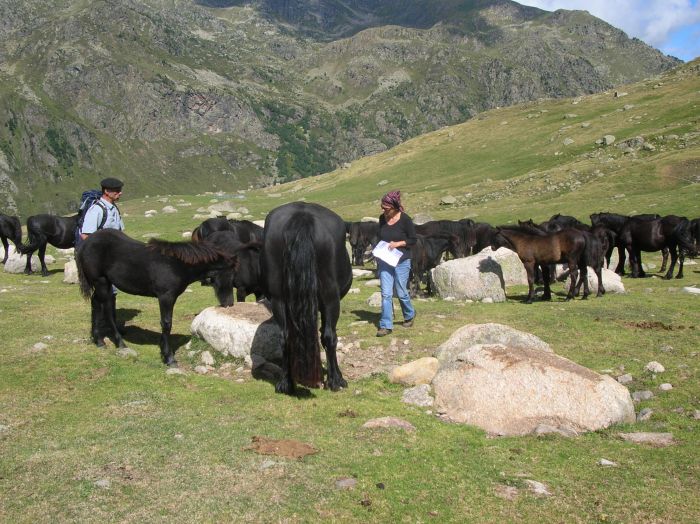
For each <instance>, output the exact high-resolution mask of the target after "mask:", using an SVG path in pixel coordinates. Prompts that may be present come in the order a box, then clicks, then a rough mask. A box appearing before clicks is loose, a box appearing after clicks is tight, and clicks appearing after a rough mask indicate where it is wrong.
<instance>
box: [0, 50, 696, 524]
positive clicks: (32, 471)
mask: <svg viewBox="0 0 700 524" xmlns="http://www.w3.org/2000/svg"><path fill="white" fill-rule="evenodd" d="M699 65H700V64H698V62H695V63H693V64H690V65H688V66H686V67H684V68H682V69H681V70H679V71H676V72H675V73H673V74H670V75H666V76H664V77H660V78H658V79H653V80H650V81H649V82H646V83H642V84H637V85H633V86H627V87H624V88H621V89H619V92H620V93H622V92H626V93H627V94H626V95H624V96H620V97H618V98H614V97H613V94H612V92H610V93H606V94H601V95H596V96H592V97H586V98H582V99H580V100H578V101H576V102H577V103H574V102H575V101H572V100H567V101H542V102H540V103H538V104H531V105H527V106H520V107H515V108H511V109H501V110H495V111H491V112H489V113H486V114H484V115H483V119H480V120H474V121H473V122H470V123H467V124H464V125H461V126H458V127H454V128H448V129H443V130H440V131H438V132H436V133H433V134H430V135H426V136H423V137H421V138H419V139H416V140H413V141H411V142H409V143H407V144H405V145H402V146H400V147H398V148H396V149H394V150H391V151H389V152H387V153H384V154H380V155H376V156H374V157H371V158H367V159H363V160H361V161H357V162H354V163H353V164H352V166H351V167H349V168H348V169H343V170H340V171H337V172H334V173H330V174H328V175H324V176H321V177H318V178H314V179H309V180H303V181H298V182H294V183H291V184H286V185H281V186H277V187H275V188H271V189H270V190H267V191H251V192H247V193H245V194H244V195H240V194H238V193H234V192H233V191H231V192H230V193H221V194H218V195H214V194H199V195H179V196H157V195H151V196H149V197H148V198H143V199H141V198H138V199H135V198H131V199H129V198H128V196H129V193H128V185H127V187H126V188H125V189H126V193H125V201H124V202H123V203H122V206H121V207H122V210H123V212H124V213H125V215H127V216H126V217H125V220H126V223H127V228H128V232H129V234H131V235H132V236H134V237H136V238H139V239H143V238H144V237H146V236H150V235H151V234H159V235H160V236H161V237H163V238H169V239H178V238H180V237H181V235H182V233H183V232H185V231H190V230H191V229H192V228H193V227H194V226H195V225H197V224H198V223H199V222H200V221H201V218H196V219H195V218H193V216H194V215H195V214H196V213H197V211H196V210H197V209H198V208H200V207H207V206H209V205H211V204H212V203H214V202H213V201H216V202H221V201H224V200H230V201H232V202H235V205H236V206H244V207H246V208H247V209H248V211H249V215H250V216H251V217H252V218H256V219H257V218H262V217H264V215H265V214H266V213H267V212H268V211H269V210H270V209H272V208H273V207H275V206H277V205H279V204H281V203H282V202H286V201H290V200H298V199H302V198H304V199H307V200H309V201H316V202H320V203H323V204H325V205H327V206H328V207H331V208H333V209H335V210H336V211H338V212H339V213H340V214H341V215H342V216H343V217H345V218H347V219H357V218H360V217H362V216H365V215H377V214H378V199H379V197H380V196H381V194H382V193H383V192H384V191H386V190H387V189H389V188H401V189H402V190H403V191H405V195H406V197H405V198H406V203H407V206H408V209H409V211H410V212H411V213H413V214H416V213H427V214H430V215H431V216H433V218H442V217H451V218H457V217H463V216H472V217H474V218H476V219H478V220H487V221H489V222H493V223H499V222H508V221H514V220H515V219H517V218H527V217H532V218H534V219H536V220H540V219H543V218H547V217H548V216H549V215H551V214H553V213H555V212H563V213H572V214H575V215H577V216H580V217H581V218H585V217H586V215H587V214H588V213H590V212H593V211H599V210H605V209H607V210H611V211H621V212H635V211H636V212H647V211H656V212H659V213H662V214H663V213H670V212H674V213H678V214H685V215H689V216H698V215H700V211H699V210H698V204H699V203H700V202H699V201H700V199H699V198H698V197H699V196H700V192H699V191H698V187H699V186H698V182H699V180H698V176H699V173H700V172H699V169H698V162H699V160H698V159H699V158H700V154H698V152H699V151H698V144H697V136H698V131H699V130H698V121H697V119H698V114H699V112H698V110H697V104H698V98H699V97H700V82H699V81H698V66H699ZM657 86H658V87H657ZM625 105H628V106H632V107H628V108H627V109H625ZM567 114H568V115H571V114H576V115H577V116H575V117H573V116H569V117H566V115H567ZM584 122H588V123H590V126H588V127H581V124H583V123H584ZM562 128H564V129H562ZM604 134H613V135H615V136H616V144H617V143H618V142H621V141H624V140H627V139H629V138H632V137H635V136H638V135H640V136H643V137H644V138H645V141H647V142H648V143H651V144H653V145H654V146H655V150H653V151H646V150H643V149H641V148H639V149H638V150H636V151H635V152H628V153H625V152H624V151H623V150H621V149H618V148H617V147H615V145H616V144H613V145H612V146H608V147H606V148H603V147H596V146H595V145H594V142H595V140H596V139H598V138H599V137H602V136H603V135H604ZM662 135H663V137H664V138H663V139H662V138H661V136H662ZM674 136H675V137H674ZM566 138H571V139H572V140H573V141H574V142H573V143H572V144H570V145H568V146H564V145H563V141H564V140H565V139H566ZM557 153H559V154H557ZM385 181H386V183H385ZM445 195H453V196H455V197H456V198H457V200H458V203H457V204H456V205H453V206H441V205H440V204H439V202H440V199H441V198H442V197H443V196H445ZM241 196H243V198H239V197H241ZM166 204H168V205H173V206H175V207H176V208H177V209H178V210H179V211H178V213H176V214H172V215H166V214H163V213H160V212H159V213H158V214H157V215H156V216H154V217H151V218H147V217H146V216H145V213H144V212H145V211H147V210H150V209H155V210H158V211H160V210H161V209H162V207H163V206H165V205H166ZM50 252H52V253H54V250H50ZM54 254H56V253H54ZM644 261H645V262H646V263H651V264H655V265H656V266H657V267H658V266H659V264H660V256H658V254H645V255H644ZM63 262H64V260H62V259H59V262H58V263H57V264H55V265H53V266H50V269H51V271H52V274H51V276H49V277H48V278H42V277H39V276H24V275H12V274H8V273H4V272H3V273H0V333H2V334H3V337H2V344H0V492H1V493H2V494H3V496H2V497H0V521H3V522H37V521H47V520H55V521H60V522H63V521H80V522H93V521H102V522H104V521H120V522H162V521H168V522H193V521H217V522H220V521H235V522H320V521H324V522H328V521H331V522H389V521H391V522H396V521H400V522H417V521H420V522H425V521H435V522H438V521H439V522H539V521H555V522H594V521H599V522H630V523H632V522H634V523H638V522H689V523H690V522H697V521H698V519H700V501H699V499H698V497H697V493H698V492H699V491H700V465H699V463H698V460H697V457H698V452H699V451H700V450H699V449H698V430H699V429H700V420H698V416H699V415H698V411H699V410H700V382H699V381H698V378H700V375H699V369H698V348H699V347H700V331H699V330H698V323H699V322H698V321H699V320H700V316H699V315H698V310H699V309H698V296H697V295H691V294H689V293H684V292H682V291H681V287H682V286H689V285H695V286H698V285H700V270H698V269H697V268H698V267H699V266H698V265H697V264H696V265H689V266H688V267H687V268H686V276H685V278H684V279H683V280H681V281H675V280H674V281H666V280H662V279H660V278H657V277H655V276H650V277H649V278H646V279H637V280H633V279H629V278H625V279H624V284H625V286H626V288H627V290H628V293H626V294H624V295H611V294H608V295H606V296H605V297H603V298H601V299H591V300H588V301H585V302H584V301H581V300H575V301H572V302H565V301H564V300H563V298H564V293H563V290H562V289H561V288H556V290H557V291H558V292H557V294H556V296H555V298H554V300H553V301H552V302H546V303H545V302H536V303H535V304H533V305H531V306H528V305H525V304H523V303H522V299H523V297H524V296H525V293H526V289H525V288H524V287H513V288H508V290H507V295H508V301H507V302H505V303H501V304H481V303H463V302H447V301H441V300H435V299H421V300H418V301H417V302H416V306H417V310H418V312H419V316H418V320H417V321H416V325H415V326H414V328H412V329H410V330H403V329H401V328H400V327H397V329H396V331H395V332H394V335H393V336H392V337H385V338H383V339H377V338H375V337H374V334H375V331H376V324H377V322H378V319H379V312H378V310H377V309H376V308H372V307H370V306H368V305H367V299H368V298H369V296H370V294H371V293H373V292H374V291H376V288H375V287H368V286H366V285H365V281H366V279H357V280H356V281H355V282H354V283H353V287H356V288H358V290H359V292H358V293H357V294H349V295H348V296H347V297H345V299H344V300H343V302H342V305H341V308H342V309H341V316H340V321H339V325H338V335H339V337H340V341H341V343H342V344H343V346H344V347H343V350H342V353H343V354H342V355H341V363H340V367H341V369H342V371H343V373H344V375H345V376H346V378H347V379H348V382H349V387H348V388H347V390H344V391H341V392H338V393H330V392H328V391H314V392H313V393H312V395H311V396H310V397H308V398H288V397H282V396H279V395H276V394H275V393H274V387H273V386H272V385H271V384H268V383H266V382H263V381H256V380H253V379H252V378H251V377H250V374H249V373H247V372H245V371H238V370H237V368H238V367H239V366H240V365H241V363H240V362H230V361H229V362H227V359H223V358H221V357H217V365H216V371H215V372H214V373H210V374H209V375H198V374H196V373H194V371H193V369H194V367H195V366H196V365H198V364H199V358H200V353H199V352H200V351H202V350H204V349H208V346H207V345H206V344H205V343H203V342H202V341H200V340H194V341H192V343H191V345H190V346H189V347H186V346H185V344H186V343H187V342H189V341H190V331H189V326H190V324H191V321H192V318H193V317H194V315H196V314H197V313H198V312H199V311H201V310H202V309H203V308H205V307H207V306H210V305H213V304H214V298H213V294H212V291H211V289H210V288H204V287H201V286H199V285H193V286H190V289H189V291H188V292H186V293H184V294H183V295H182V297H180V299H179V301H178V304H177V305H176V308H175V314H174V319H173V331H172V333H173V335H172V336H173V343H174V344H175V345H176V346H177V347H180V349H179V350H178V353H177V356H178V359H179V361H180V366H181V368H182V369H183V370H184V371H185V372H186V375H185V376H169V375H166V374H165V368H164V367H163V366H162V364H161V363H160V360H159V356H158V348H157V343H158V337H159V332H160V326H159V316H158V306H157V303H156V301H155V299H151V298H146V297H137V296H129V295H126V294H123V293H121V294H120V295H119V298H118V307H119V317H120V320H122V321H125V323H126V335H125V337H126V340H127V343H128V345H129V346H130V347H131V348H132V349H134V350H136V351H137V353H138V356H137V357H136V358H128V359H124V358H120V357H119V356H117V354H116V352H115V350H114V348H112V347H108V348H107V349H106V350H98V349H96V348H95V347H94V346H93V345H92V344H90V343H89V341H88V330H89V314H90V312H89V311H90V310H89V304H88V303H86V302H85V301H84V300H83V299H82V298H81V297H80V295H79V292H78V290H77V289H76V286H69V285H67V284H63V283H62V282H61V279H62V276H63V275H62V264H63ZM651 273H653V272H650V274H651ZM482 322H499V323H503V324H507V325H509V326H512V327H514V328H517V329H521V330H524V331H527V332H530V333H533V334H535V335H537V336H539V337H540V338H542V339H543V340H545V341H546V342H548V343H549V344H550V345H551V346H552V348H553V349H554V351H555V352H556V353H557V354H560V355H563V356H565V357H567V358H570V359H572V360H574V361H575V362H578V363H579V364H582V365H584V366H586V367H588V368H590V369H593V370H595V371H598V372H603V373H608V374H610V375H612V376H618V375H620V374H623V373H630V374H632V376H633V377H634V381H633V382H632V383H631V384H630V385H629V388H630V391H639V390H649V391H652V392H653V394H654V396H653V398H651V399H649V400H646V401H642V402H640V403H637V404H636V406H635V407H636V409H637V411H639V410H641V409H643V408H651V409H652V410H653V413H652V415H651V418H650V419H649V420H647V421H644V422H639V423H636V424H629V425H625V426H622V427H613V428H609V429H607V430H604V431H599V432H595V433H589V434H586V435H582V436H579V437H577V438H570V439H569V438H563V437H559V436H548V437H540V438H537V437H533V436H528V437H517V438H516V437H512V438H490V437H489V436H487V435H486V434H484V432H483V431H481V430H478V429H476V428H473V427H469V426H460V425H456V424H446V423H444V422H441V421H440V420H439V419H438V418H437V417H435V416H434V414H433V413H431V412H430V410H426V409H425V408H416V407H412V406H408V405H406V404H404V403H402V402H401V396H402V393H403V388H402V387H399V386H396V385H392V384H390V383H388V381H387V379H386V374H385V372H386V371H387V370H389V369H390V368H391V367H392V366H393V365H395V364H399V363H403V362H408V361H410V360H413V359H415V358H418V357H422V356H428V355H432V354H433V353H434V351H435V349H436V348H437V347H438V346H439V345H440V344H441V343H442V342H444V341H445V340H446V339H447V338H448V337H449V336H450V334H451V333H452V332H454V331H455V330H456V329H457V328H459V327H461V326H463V325H465V324H468V323H482ZM39 343H40V344H43V345H45V346H41V345H37V344H39ZM652 360H656V361H658V362H660V363H662V364H663V365H664V367H665V368H666V371H665V372H663V373H661V374H659V375H653V374H650V373H648V372H645V371H644V366H645V365H646V363H647V362H649V361H652ZM661 383H670V384H672V385H673V389H671V390H670V391H665V392H663V391H661V390H660V389H659V385H660V384H661ZM382 416H397V417H401V418H404V419H406V420H408V421H409V422H411V423H412V424H413V425H414V426H415V427H416V428H417V430H416V431H415V432H412V433H404V432H402V431H400V430H388V431H374V430H368V429H363V428H362V424H363V423H364V422H365V421H367V420H368V419H371V418H374V417H382ZM622 431H652V432H671V433H673V436H674V439H675V441H676V443H675V444H674V445H673V446H670V447H667V448H654V447H647V446H640V445H634V444H630V443H627V442H624V441H622V440H621V439H619V438H618V436H617V434H618V433H619V432H622ZM255 436H265V437H268V438H274V439H283V438H288V439H295V440H298V441H302V442H305V443H308V444H311V445H312V446H314V447H315V448H316V449H317V450H318V453H316V454H314V455H310V456H307V457H306V458H303V459H298V460H297V459H288V458H283V457H277V456H264V455H257V454H255V453H253V452H252V451H250V450H248V449H246V448H247V447H248V446H249V445H250V444H251V439H252V438H253V437H255ZM603 458H604V459H607V460H611V461H614V462H615V463H616V464H617V466H615V467H601V466H599V465H598V462H599V461H600V459H603ZM348 477H351V478H354V479H355V480H356V482H357V483H356V485H355V487H354V488H351V489H342V488H340V487H339V486H338V485H337V484H336V481H337V480H338V479H343V478H348ZM528 479H532V480H536V481H539V482H543V483H545V484H546V485H547V486H548V487H549V490H550V492H551V493H552V495H551V496H550V497H544V498H540V497H537V496H535V495H533V494H531V493H530V492H529V491H528V490H527V487H526V480H528ZM513 488H515V490H517V491H515V492H513V491H512V489H513ZM513 493H515V496H514V497H512V498H510V499H509V498H504V497H505V496H506V495H508V494H511V495H512V494H513ZM511 495H508V496H511Z"/></svg>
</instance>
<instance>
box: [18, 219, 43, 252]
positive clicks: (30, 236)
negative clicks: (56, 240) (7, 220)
mask: <svg viewBox="0 0 700 524" xmlns="http://www.w3.org/2000/svg"><path fill="white" fill-rule="evenodd" d="M20 231H21V229H20ZM46 242H47V239H46V235H45V234H44V233H43V232H42V231H41V225H37V224H35V222H34V221H33V220H32V217H29V219H28V220H27V243H26V244H22V242H21V236H20V245H19V246H17V250H18V251H19V252H20V253H21V254H22V255H28V254H29V253H33V252H34V251H36V250H37V249H39V246H41V245H42V244H45V243H46Z"/></svg>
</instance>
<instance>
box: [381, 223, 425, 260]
mask: <svg viewBox="0 0 700 524" xmlns="http://www.w3.org/2000/svg"><path fill="white" fill-rule="evenodd" d="M379 240H383V241H384V242H399V241H401V240H405V241H406V247H397V248H396V249H398V250H399V251H401V253H403V254H402V255H401V259H400V260H399V262H403V261H404V260H407V259H409V258H411V246H412V245H414V244H415V243H416V228H415V226H414V225H413V219H412V218H411V217H410V216H408V215H407V214H406V213H403V212H402V213H401V216H400V217H399V220H398V221H397V222H396V223H395V224H394V225H393V226H390V225H389V224H387V222H386V218H384V215H383V214H382V215H380V216H379Z"/></svg>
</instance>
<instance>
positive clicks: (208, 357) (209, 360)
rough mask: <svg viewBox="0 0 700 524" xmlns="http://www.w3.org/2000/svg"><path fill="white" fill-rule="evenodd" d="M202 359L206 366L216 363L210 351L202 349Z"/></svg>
mask: <svg viewBox="0 0 700 524" xmlns="http://www.w3.org/2000/svg"><path fill="white" fill-rule="evenodd" d="M200 360H201V361H202V364H204V365H205V366H213V365H214V362H215V361H214V357H213V356H212V354H211V353H210V352H209V351H202V355H201V356H200Z"/></svg>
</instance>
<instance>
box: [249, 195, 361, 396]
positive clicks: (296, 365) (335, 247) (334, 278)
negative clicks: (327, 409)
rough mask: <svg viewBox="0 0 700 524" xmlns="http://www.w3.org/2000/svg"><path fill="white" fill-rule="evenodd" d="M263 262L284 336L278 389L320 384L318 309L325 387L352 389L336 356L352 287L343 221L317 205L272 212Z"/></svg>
mask: <svg viewBox="0 0 700 524" xmlns="http://www.w3.org/2000/svg"><path fill="white" fill-rule="evenodd" d="M261 262H262V271H263V278H264V281H265V288H266V291H267V294H268V297H269V298H270V300H271V302H272V314H273V317H274V319H275V322H276V323H277V325H278V326H279V327H280V329H281V331H282V334H283V337H284V350H283V355H282V372H283V375H282V379H281V380H280V381H279V382H278V383H277V385H276V387H275V391H277V392H278V393H285V394H287V395H292V394H294V392H295V383H299V384H302V385H304V386H307V387H318V386H319V384H320V383H321V380H322V377H321V373H322V370H321V355H320V349H319V345H318V333H317V331H316V329H317V325H318V313H319V311H320V313H321V330H320V332H321V344H322V345H323V347H324V349H325V350H326V363H327V366H328V370H327V377H326V387H328V388H329V389H331V390H332V391H337V390H338V389H340V388H344V387H347V382H346V381H345V379H344V378H343V375H342V374H341V372H340V368H339V367H338V360H337V358H336V346H337V344H338V336H337V335H336V325H337V323H338V318H339V316H340V300H341V298H343V297H344V296H345V294H346V293H347V292H348V290H349V289H350V286H351V284H352V266H351V265H350V259H349V258H348V253H347V251H346V249H345V223H344V222H343V219H342V218H340V217H339V216H338V215H337V214H335V213H334V212H333V211H331V210H330V209H326V208H325V207H323V206H320V205H318V204H307V203H304V202H293V203H290V204H285V205H282V206H280V207H278V208H275V209H273V210H272V211H271V212H270V213H269V214H268V215H267V219H266V220H265V240H264V243H263V251H262V261H261Z"/></svg>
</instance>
